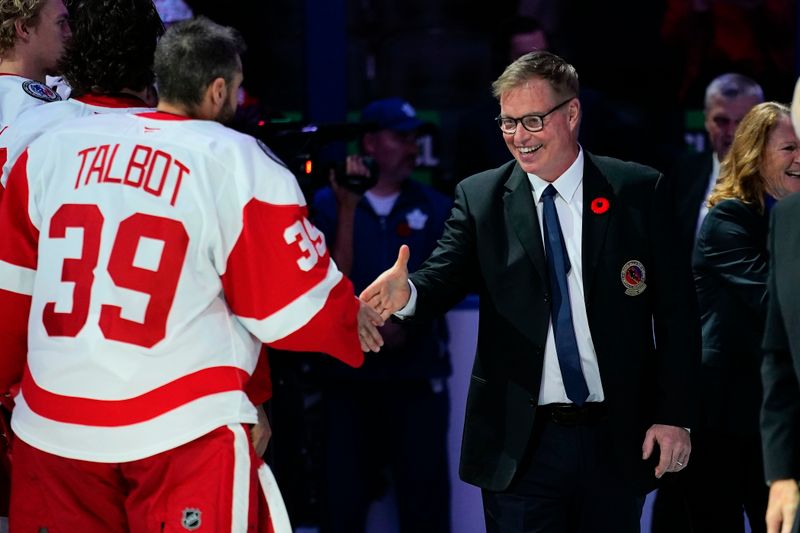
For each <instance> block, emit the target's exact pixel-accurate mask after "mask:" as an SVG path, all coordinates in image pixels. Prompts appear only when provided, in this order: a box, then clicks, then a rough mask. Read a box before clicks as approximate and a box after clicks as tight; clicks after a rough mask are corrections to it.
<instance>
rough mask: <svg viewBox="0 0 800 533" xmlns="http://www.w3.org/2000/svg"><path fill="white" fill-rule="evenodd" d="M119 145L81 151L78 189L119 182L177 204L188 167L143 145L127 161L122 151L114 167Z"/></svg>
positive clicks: (159, 151) (104, 145)
mask: <svg viewBox="0 0 800 533" xmlns="http://www.w3.org/2000/svg"><path fill="white" fill-rule="evenodd" d="M119 146H120V145H119V144H101V145H100V146H92V147H90V148H86V149H85V150H81V151H80V152H78V156H79V157H80V158H81V168H80V170H78V175H77V177H76V178H75V188H76V189H77V188H78V187H81V186H85V185H89V184H90V183H117V184H120V185H128V186H129V187H133V188H136V189H141V190H143V191H145V192H146V193H148V194H152V195H153V196H157V197H159V198H160V197H161V196H162V195H165V197H169V198H170V201H169V203H170V205H175V201H176V200H177V199H178V193H179V192H180V189H181V183H182V182H183V177H184V174H190V172H189V168H188V167H187V166H186V165H184V164H183V163H181V162H180V161H178V160H177V159H175V158H173V157H172V156H171V155H170V154H168V153H166V152H164V151H162V150H156V149H153V148H151V147H149V146H144V145H141V144H137V145H136V146H135V147H134V148H133V150H132V151H131V153H130V155H129V156H128V157H127V162H125V160H126V157H125V155H124V151H123V153H121V154H120V162H119V163H118V164H116V166H115V164H114V163H115V162H116V160H117V151H118V150H119ZM123 150H124V149H123ZM123 169H124V171H123ZM165 189H166V190H165ZM165 193H166V194H165ZM170 193H171V194H170Z"/></svg>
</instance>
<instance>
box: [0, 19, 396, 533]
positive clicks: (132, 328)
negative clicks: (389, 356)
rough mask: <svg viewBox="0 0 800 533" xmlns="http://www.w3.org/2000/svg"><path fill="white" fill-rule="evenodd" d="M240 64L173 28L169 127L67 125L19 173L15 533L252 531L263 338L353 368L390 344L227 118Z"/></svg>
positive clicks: (164, 83)
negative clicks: (253, 438)
mask: <svg viewBox="0 0 800 533" xmlns="http://www.w3.org/2000/svg"><path fill="white" fill-rule="evenodd" d="M240 50H241V48H240V46H239V41H238V39H237V37H236V35H235V32H233V31H232V30H230V29H229V28H223V27H220V26H218V25H216V24H213V23H211V22H210V21H207V20H205V19H197V20H192V21H187V22H184V23H180V24H177V25H176V26H173V27H172V28H171V29H170V30H169V31H168V32H167V33H166V34H165V36H164V37H163V38H162V40H161V42H160V43H159V46H158V49H157V52H156V63H155V70H156V74H157V77H158V80H159V86H160V92H161V102H160V103H159V106H158V110H157V111H155V112H149V113H140V114H137V115H120V114H106V115H96V116H92V117H86V118H82V119H79V120H75V121H71V122H69V123H65V124H61V125H59V126H58V127H56V128H55V129H54V130H52V131H50V132H48V133H45V134H44V135H42V136H41V137H39V138H38V139H36V140H35V141H33V143H31V145H30V146H29V147H28V148H27V149H26V150H25V151H24V152H23V153H22V154H21V155H20V157H19V158H18V159H17V161H16V163H15V165H14V166H13V168H12V169H11V172H10V174H9V177H8V182H7V189H6V193H5V195H4V198H3V200H2V203H1V204H0V232H2V233H3V235H4V238H3V240H2V241H0V335H2V336H3V338H4V339H6V340H7V341H6V345H5V346H4V348H5V350H6V353H5V354H4V357H3V358H2V359H0V391H2V390H6V388H7V387H8V386H9V385H10V384H11V383H13V382H14V381H15V380H17V379H18V378H19V376H20V375H22V384H21V388H20V391H19V393H18V395H17V396H16V401H17V406H16V409H15V411H14V416H13V419H12V426H13V428H14V430H15V431H16V433H17V439H16V440H15V443H14V471H13V477H12V510H11V528H12V529H14V528H17V529H19V530H20V531H28V530H34V531H38V530H41V529H40V528H45V529H48V530H51V531H57V530H64V531H81V532H95V531H97V532H100V531H103V532H105V531H131V532H144V531H181V530H195V529H199V528H201V527H202V528H203V529H201V530H207V531H237V532H238V531H257V530H258V525H257V524H256V518H255V517H256V511H255V509H256V507H257V490H256V487H257V482H256V474H255V468H254V465H255V456H254V453H253V449H252V446H251V445H250V443H249V436H248V433H247V431H246V430H245V428H244V427H243V424H253V423H255V422H256V417H255V409H254V407H253V405H252V403H251V402H250V401H249V400H248V398H247V396H246V395H245V393H244V387H245V384H246V383H247V381H248V380H249V378H250V374H251V373H252V372H253V369H254V368H255V366H256V361H257V358H258V351H259V347H260V345H261V343H262V342H263V343H266V344H267V345H268V346H274V347H276V348H280V349H287V350H302V351H320V352H326V353H329V354H331V355H333V356H335V357H337V358H339V359H341V360H343V361H345V362H348V363H350V364H352V365H358V364H360V363H361V362H362V360H363V353H362V350H373V351H377V350H378V349H379V347H380V345H381V343H382V341H381V339H380V336H379V334H378V332H377V329H376V327H375V326H376V324H380V323H381V320H380V317H379V316H377V315H376V314H375V313H374V312H371V310H369V309H368V308H367V307H366V306H364V305H363V304H361V303H360V302H359V301H358V300H357V299H356V298H355V296H354V295H353V288H352V285H351V284H350V282H349V280H347V279H346V278H345V277H344V276H343V275H342V274H341V273H340V272H339V271H338V269H337V268H336V266H335V264H334V263H333V261H332V260H331V258H330V254H329V253H328V250H327V248H326V245H325V240H324V237H323V236H322V235H321V234H320V232H319V231H318V230H317V229H316V228H315V227H314V226H313V225H312V224H311V223H310V222H309V221H308V218H307V208H306V205H305V200H304V199H303V196H302V194H301V192H300V190H299V187H298V185H297V182H296V181H295V179H294V177H293V176H292V174H291V173H290V172H289V171H288V170H287V169H286V168H285V167H284V166H283V165H281V164H280V163H279V162H278V161H277V160H275V159H274V157H273V156H271V155H270V153H269V152H268V150H266V149H265V148H264V147H263V145H261V144H260V143H258V142H257V141H256V140H255V139H253V138H251V137H248V136H245V135H242V134H239V133H237V132H234V131H233V130H230V129H228V128H225V127H224V126H222V125H221V124H219V123H217V122H215V121H221V120H223V119H225V118H227V117H229V116H231V115H232V113H233V112H234V110H235V107H236V104H235V103H236V92H237V89H238V87H239V85H240V84H241V80H242V73H241V62H240V59H239V53H240ZM26 309H29V310H30V311H29V312H27V313H26V312H25V311H26ZM26 353H27V359H26ZM55 501H57V502H58V505H52V502H55Z"/></svg>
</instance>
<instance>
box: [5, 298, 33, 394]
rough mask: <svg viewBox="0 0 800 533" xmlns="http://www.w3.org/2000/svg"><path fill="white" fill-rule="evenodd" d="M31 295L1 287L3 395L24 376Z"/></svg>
mask: <svg viewBox="0 0 800 533" xmlns="http://www.w3.org/2000/svg"><path fill="white" fill-rule="evenodd" d="M30 309H31V297H30V296H29V295H27V294H17V293H16V292H9V291H5V290H3V289H0V339H3V356H2V357H0V394H4V393H6V392H8V390H9V389H10V388H11V386H12V385H14V384H16V383H19V382H20V380H21V379H22V369H23V368H24V367H25V360H26V357H27V355H28V315H29V314H30Z"/></svg>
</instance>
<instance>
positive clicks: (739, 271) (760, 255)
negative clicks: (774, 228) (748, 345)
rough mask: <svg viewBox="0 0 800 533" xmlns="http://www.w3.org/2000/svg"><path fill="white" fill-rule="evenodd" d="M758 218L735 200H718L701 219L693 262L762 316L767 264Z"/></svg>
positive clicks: (764, 302) (764, 243)
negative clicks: (719, 201)
mask: <svg viewBox="0 0 800 533" xmlns="http://www.w3.org/2000/svg"><path fill="white" fill-rule="evenodd" d="M758 222H760V220H759V218H758V215H756V214H755V213H754V212H753V211H752V210H751V209H750V208H749V207H747V206H746V205H744V204H742V203H740V202H738V201H724V202H722V203H719V204H717V205H716V206H714V207H713V208H712V209H711V210H710V211H709V213H708V216H707V217H706V219H705V220H704V221H703V226H702V229H701V230H700V235H699V237H698V240H697V247H696V250H695V257H694V261H693V264H694V267H695V269H696V271H697V270H698V269H706V270H707V271H708V272H709V273H711V275H714V276H716V277H717V278H719V279H720V280H721V282H722V283H723V284H724V285H725V287H726V288H727V290H728V291H729V293H730V294H733V295H734V296H735V297H736V298H738V299H739V300H741V301H742V303H743V304H744V305H746V306H747V307H748V308H749V309H751V310H752V311H753V312H755V313H757V314H758V316H764V314H765V311H766V307H765V306H766V291H767V271H768V264H767V253H766V252H767V250H766V242H764V233H763V230H759V229H758V228H757V227H756V224H757V223H758Z"/></svg>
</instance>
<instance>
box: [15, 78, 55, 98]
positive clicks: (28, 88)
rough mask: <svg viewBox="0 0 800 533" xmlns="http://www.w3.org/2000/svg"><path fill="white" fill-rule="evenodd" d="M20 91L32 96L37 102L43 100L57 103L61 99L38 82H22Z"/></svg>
mask: <svg viewBox="0 0 800 533" xmlns="http://www.w3.org/2000/svg"><path fill="white" fill-rule="evenodd" d="M22 90H23V91H25V92H26V93H28V94H29V95H30V96H33V97H34V98H36V99H38V100H44V101H45V102H58V101H59V100H61V97H60V96H59V95H58V93H57V92H55V91H54V90H53V89H51V88H50V87H48V86H47V85H45V84H44V83H39V82H38V81H34V80H27V81H24V82H22Z"/></svg>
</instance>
